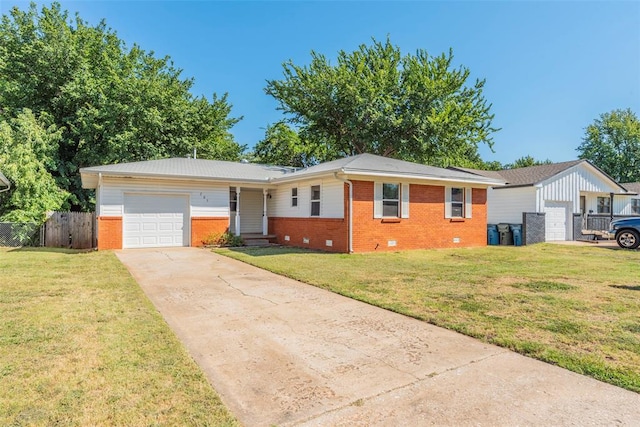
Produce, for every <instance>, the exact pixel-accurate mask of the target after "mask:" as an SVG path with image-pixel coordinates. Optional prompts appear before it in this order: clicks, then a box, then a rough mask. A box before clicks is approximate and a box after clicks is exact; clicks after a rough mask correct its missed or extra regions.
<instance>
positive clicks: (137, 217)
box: [123, 194, 189, 248]
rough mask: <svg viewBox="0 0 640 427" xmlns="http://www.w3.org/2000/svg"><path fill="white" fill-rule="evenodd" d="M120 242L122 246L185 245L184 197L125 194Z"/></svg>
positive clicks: (186, 218) (185, 203)
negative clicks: (121, 240) (122, 242)
mask: <svg viewBox="0 0 640 427" xmlns="http://www.w3.org/2000/svg"><path fill="white" fill-rule="evenodd" d="M124 212H125V214H124V227H123V230H124V231H123V234H124V236H123V241H124V247H126V248H143V247H166V246H185V245H188V244H189V240H188V236H187V231H188V227H187V226H185V223H186V221H187V220H188V217H189V215H188V198H187V197H186V196H176V195H161V194H160V195H159V194H154V195H150V194H149V195H147V194H145V195H138V194H130V195H125V206H124Z"/></svg>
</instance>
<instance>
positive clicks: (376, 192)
mask: <svg viewBox="0 0 640 427" xmlns="http://www.w3.org/2000/svg"><path fill="white" fill-rule="evenodd" d="M383 184H396V185H398V187H399V188H398V190H399V191H400V194H399V195H398V197H399V198H398V209H399V211H400V212H399V215H398V216H393V217H385V216H383V215H382V212H383V208H382V201H383V199H382V195H383V191H382V186H383ZM373 217H374V218H376V219H382V218H405V219H406V218H409V184H407V183H399V182H382V181H376V182H374V183H373Z"/></svg>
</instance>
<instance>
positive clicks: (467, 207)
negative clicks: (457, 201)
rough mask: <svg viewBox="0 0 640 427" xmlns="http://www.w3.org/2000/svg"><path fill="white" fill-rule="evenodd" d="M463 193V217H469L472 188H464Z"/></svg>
mask: <svg viewBox="0 0 640 427" xmlns="http://www.w3.org/2000/svg"><path fill="white" fill-rule="evenodd" d="M464 191H465V195H464V217H465V218H471V206H472V204H471V193H473V189H472V188H465V189H464Z"/></svg>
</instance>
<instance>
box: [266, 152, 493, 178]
mask: <svg viewBox="0 0 640 427" xmlns="http://www.w3.org/2000/svg"><path fill="white" fill-rule="evenodd" d="M335 172H339V173H343V174H347V175H349V174H351V175H384V176H394V177H403V178H418V179H435V180H441V181H465V182H474V183H483V184H489V185H491V184H493V185H501V184H503V183H504V180H502V179H500V178H493V177H485V176H478V175H475V174H471V173H467V172H464V171H458V170H452V169H444V168H438V167H435V166H427V165H422V164H419V163H413V162H407V161H404V160H397V159H393V158H390V157H382V156H377V155H375V154H366V153H365V154H358V155H356V156H351V157H345V158H342V159H338V160H333V161H331V162H326V163H321V164H319V165H316V166H311V167H309V168H306V169H303V170H300V171H297V172H294V173H291V174H287V175H285V176H283V177H280V178H276V179H274V181H275V182H278V181H289V180H293V179H299V178H308V177H313V176H318V175H327V174H331V173H335Z"/></svg>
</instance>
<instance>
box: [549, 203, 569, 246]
mask: <svg viewBox="0 0 640 427" xmlns="http://www.w3.org/2000/svg"><path fill="white" fill-rule="evenodd" d="M544 212H545V239H546V240H547V241H554V240H567V236H569V235H570V234H569V233H567V227H568V225H569V224H570V221H569V213H570V212H571V202H552V201H550V200H547V201H545V203H544Z"/></svg>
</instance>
